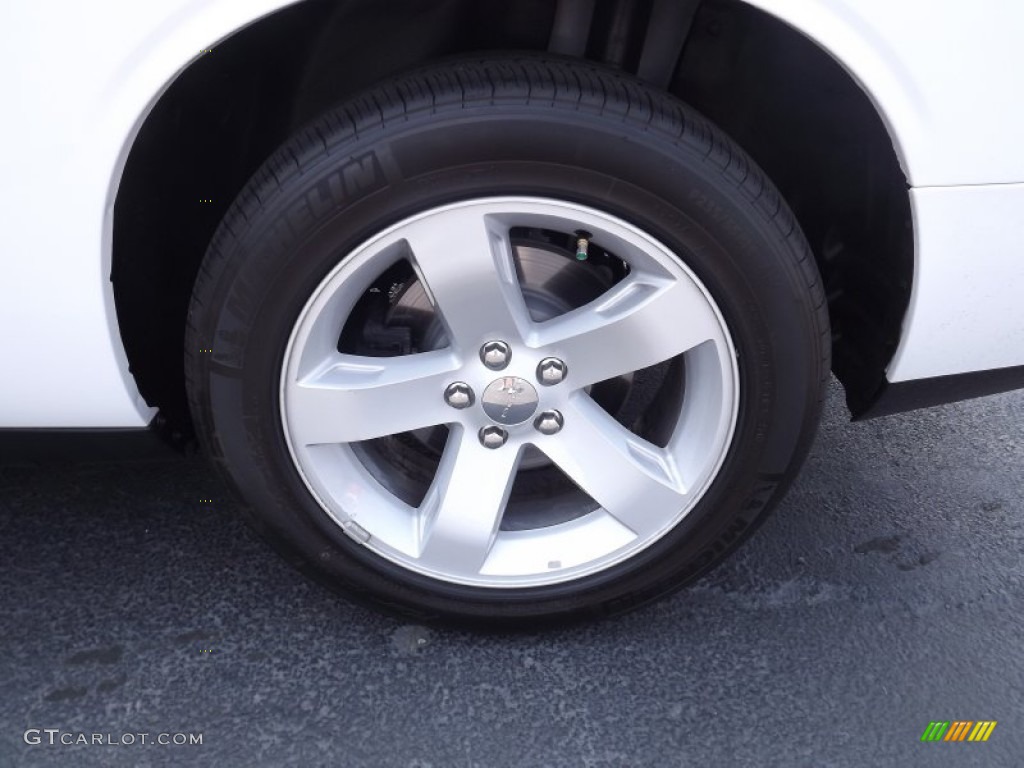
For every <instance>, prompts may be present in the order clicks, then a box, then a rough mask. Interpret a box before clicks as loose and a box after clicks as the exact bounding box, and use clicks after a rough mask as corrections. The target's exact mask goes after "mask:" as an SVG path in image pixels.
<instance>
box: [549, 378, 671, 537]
mask: <svg viewBox="0 0 1024 768" xmlns="http://www.w3.org/2000/svg"><path fill="white" fill-rule="evenodd" d="M564 416H565V426H564V427H563V428H562V431H561V432H559V433H558V435H557V436H553V437H551V438H545V439H542V440H538V441H537V443H536V445H537V447H538V448H540V449H541V450H542V451H544V453H546V454H547V455H548V457H549V458H550V459H551V460H552V461H553V462H555V464H557V465H558V466H559V467H560V468H561V469H562V471H563V472H565V474H566V475H568V476H569V477H570V478H572V480H573V481H574V482H575V483H576V484H577V485H578V486H579V487H580V488H582V489H583V490H584V491H585V492H586V493H587V494H589V495H590V497H591V498H593V499H594V501H596V502H597V503H598V504H600V505H601V506H602V507H604V508H605V510H607V511H608V512H609V513H610V514H611V515H612V516H614V517H615V518H616V519H617V520H618V521H619V522H621V523H622V524H623V525H626V526H628V527H629V528H631V529H632V530H633V532H634V533H636V534H637V535H638V536H642V535H645V534H649V533H652V532H653V531H654V530H655V529H656V528H657V527H658V526H659V525H661V524H662V523H663V522H664V520H665V518H666V510H672V509H680V508H682V506H683V505H684V503H685V502H686V489H685V487H684V485H683V482H682V480H680V478H679V473H678V472H677V470H676V466H675V461H674V459H673V457H672V456H671V455H670V454H669V453H668V452H667V451H665V450H663V449H661V448H658V447H657V446H654V445H652V444H651V443H649V442H647V441H646V440H642V439H641V438H639V437H637V436H636V435H634V434H633V433H632V432H630V431H629V430H628V429H626V428H625V427H623V426H622V425H621V424H619V423H618V422H617V421H615V419H613V418H612V417H611V416H610V415H608V413H607V412H606V411H605V410H604V409H602V408H601V406H599V405H598V404H597V403H595V402H594V401H593V400H592V399H591V398H590V396H589V395H586V394H584V393H578V394H577V395H575V396H574V397H573V398H572V399H571V401H570V402H569V404H568V405H567V406H566V409H565V413H564Z"/></svg>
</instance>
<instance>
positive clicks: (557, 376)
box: [537, 357, 569, 387]
mask: <svg viewBox="0 0 1024 768" xmlns="http://www.w3.org/2000/svg"><path fill="white" fill-rule="evenodd" d="M568 372H569V368H568V367H567V366H566V364H565V363H563V362H562V361H561V360H559V359H558V358H557V357H545V358H544V359H543V360H541V361H540V362H539V363H538V364H537V381H539V382H540V383H541V384H543V385H544V386H545V387H550V386H552V385H553V384H558V383H560V382H561V381H562V380H563V379H565V375H566V374H567V373H568Z"/></svg>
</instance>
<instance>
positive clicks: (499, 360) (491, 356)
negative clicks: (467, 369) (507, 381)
mask: <svg viewBox="0 0 1024 768" xmlns="http://www.w3.org/2000/svg"><path fill="white" fill-rule="evenodd" d="M480 359H481V360H482V361H483V364H484V365H486V366H487V367H488V368H490V369H491V370H492V371H500V370H501V369H502V368H505V367H506V366H507V365H508V361H509V360H511V359H512V349H511V348H510V347H509V345H508V344H506V343H505V342H504V341H488V342H487V343H486V344H484V345H483V346H482V347H480Z"/></svg>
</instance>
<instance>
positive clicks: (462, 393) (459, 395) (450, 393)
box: [444, 381, 473, 409]
mask: <svg viewBox="0 0 1024 768" xmlns="http://www.w3.org/2000/svg"><path fill="white" fill-rule="evenodd" d="M444 401H445V402H446V403H448V405H450V406H451V407H452V408H460V409H461V408H469V406H471V405H472V404H473V390H472V388H470V386H469V384H467V383H466V382H464V381H456V382H455V383H454V384H449V385H448V388H447V389H445V391H444Z"/></svg>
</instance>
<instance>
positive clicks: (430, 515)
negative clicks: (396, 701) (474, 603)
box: [280, 197, 739, 588]
mask: <svg viewBox="0 0 1024 768" xmlns="http://www.w3.org/2000/svg"><path fill="white" fill-rule="evenodd" d="M513 227H535V228H540V229H547V230H555V231H560V232H575V231H580V230H585V231H586V232H588V233H590V235H591V237H590V242H591V243H592V244H594V246H595V247H596V246H600V247H603V248H604V249H607V251H609V252H611V253H614V254H615V255H616V256H617V257H618V258H620V259H622V261H624V262H625V263H626V264H627V265H628V267H629V271H628V274H627V275H626V277H624V278H623V279H622V280H621V281H619V282H617V283H616V284H615V285H613V286H612V287H611V288H610V289H609V290H607V291H606V292H605V293H604V294H603V295H601V296H599V297H598V298H597V299H596V300H594V301H591V302H589V303H587V304H585V305H583V306H581V307H578V308H575V309H572V310H571V311H568V312H566V313H564V314H561V315H558V316H556V317H553V318H551V319H549V320H546V321H543V322H536V321H534V320H533V319H532V318H531V315H530V312H529V310H528V308H527V305H526V302H525V300H524V297H523V293H522V290H521V289H520V285H519V279H518V277H517V272H516V268H515V262H514V258H513V245H512V242H511V234H510V233H511V231H512V229H513ZM404 259H405V260H408V261H410V262H411V263H412V265H413V268H414V270H415V273H416V276H417V277H418V278H419V280H420V281H421V283H422V284H423V285H424V287H425V290H426V291H427V293H428V296H429V298H430V301H431V304H432V305H433V306H434V307H435V308H436V309H437V311H438V312H439V313H440V315H441V316H442V318H443V322H444V327H445V330H446V332H447V338H448V343H447V346H445V347H443V348H440V349H434V350H431V351H425V352H417V353H414V354H408V355H400V356H396V357H364V356H358V355H354V354H347V353H341V352H339V351H338V339H339V335H340V333H341V330H342V328H343V326H344V324H345V322H346V320H347V319H348V318H349V316H350V315H351V314H352V311H353V308H354V307H355V306H356V303H357V302H358V301H359V299H360V297H361V296H362V295H363V294H364V293H365V292H366V291H367V290H368V289H369V288H370V286H371V285H372V284H373V283H374V281H375V280H376V279H377V278H378V277H379V276H380V275H381V274H382V273H383V272H384V271H385V270H386V269H388V268H389V267H391V266H393V265H394V264H396V263H397V262H399V261H401V260H404ZM494 340H502V341H504V342H505V343H507V344H508V345H509V348H510V350H511V355H510V358H509V362H508V365H507V367H506V368H504V369H503V370H501V371H500V372H496V371H494V370H491V369H489V368H488V367H487V366H486V365H485V364H484V362H483V361H482V360H481V350H482V349H483V347H484V345H485V344H487V343H489V342H493V341H494ZM679 356H682V359H683V360H684V361H685V368H684V376H685V379H684V384H683V386H684V392H685V396H684V397H682V399H681V406H680V407H679V409H678V410H677V411H676V412H675V413H674V414H672V416H671V419H672V420H673V421H674V424H673V425H670V426H671V427H672V428H671V429H670V433H671V435H670V437H668V439H667V441H666V442H665V444H664V446H663V447H662V446H659V445H657V444H655V443H652V442H649V441H647V440H645V439H643V438H641V437H639V436H638V435H637V434H635V433H634V432H632V431H630V430H629V429H628V428H626V427H625V426H622V425H621V424H620V423H619V422H618V421H616V420H615V418H613V416H612V415H610V414H609V413H608V412H607V411H606V410H604V409H603V408H602V407H601V406H600V405H599V404H598V403H597V402H596V401H595V399H594V398H592V397H591V394H590V392H591V389H592V388H593V385H595V384H597V383H599V382H603V381H606V380H609V379H613V378H615V377H619V376H623V375H625V374H629V373H631V372H633V371H638V370H640V369H644V368H647V367H649V366H652V365H655V364H657V363H662V362H664V361H667V360H671V359H673V358H677V357H679ZM546 358H556V359H558V360H560V361H564V363H565V367H566V369H567V370H568V375H567V376H566V378H565V380H564V381H561V382H560V383H556V384H553V385H551V386H537V387H534V386H532V385H529V383H528V382H531V381H533V382H535V383H536V381H537V369H538V365H539V364H540V362H541V361H542V360H545V359H546ZM505 380H508V384H507V386H505V385H502V384H501V383H499V382H504V381H505ZM454 382H462V383H465V384H467V385H468V387H469V388H470V389H471V390H472V391H474V392H480V393H483V392H486V391H488V388H489V387H491V389H492V391H494V390H495V389H502V388H503V387H504V388H507V389H511V390H512V391H510V392H508V397H509V398H510V400H509V407H508V408H505V409H503V411H502V413H510V412H511V407H512V405H515V407H516V408H518V409H519V410H518V411H517V413H516V416H515V418H512V417H508V418H507V419H506V420H505V421H501V420H496V419H495V418H492V417H491V416H489V415H488V413H487V412H485V410H484V409H483V407H482V403H481V402H474V404H473V405H472V406H471V407H467V408H464V409H456V408H453V407H451V406H450V405H449V404H448V403H447V402H446V397H445V393H446V391H448V388H449V387H450V385H451V384H452V383H454ZM523 384H526V385H527V386H526V387H524V386H523ZM527 388H528V389H529V393H528V394H529V399H528V400H529V401H528V402H525V403H524V402H522V401H517V400H516V397H517V390H518V391H520V392H525V391H526V390H527ZM738 401H739V391H738V372H737V366H736V355H735V351H734V348H733V344H732V340H731V338H730V336H729V332H728V329H727V327H726V324H725V321H724V320H723V318H722V315H721V313H720V312H719V310H718V308H717V306H716V305H715V302H714V300H713V299H712V298H711V296H710V294H709V293H708V291H707V290H706V289H705V288H704V286H703V285H702V284H701V283H700V281H699V280H698V279H697V277H696V276H695V275H694V274H693V273H692V272H691V271H690V270H689V269H688V268H687V267H686V266H685V265H684V264H683V263H682V262H681V261H680V260H679V259H678V258H677V257H676V256H675V255H674V254H673V253H672V252H670V251H669V250H668V249H667V248H666V247H665V246H664V245H662V244H661V243H659V242H658V241H657V240H655V239H654V238H652V237H651V236H650V235H647V234H645V233H644V232H642V231H640V230H639V229H637V228H636V227H634V226H632V225H630V224H628V223H627V222H625V221H622V220H620V219H618V218H616V217H614V216H610V215H608V214H605V213H602V212H600V211H597V210H595V209H593V208H589V207H586V206H582V205H578V204H575V203H569V202H564V201H558V200H548V199H540V198H528V197H501V198H483V199H477V200H469V201H465V202H460V203H454V204H450V205H444V206H440V207H437V208H433V209H430V210H428V211H425V212H423V213H420V214H417V215H415V216H412V217H410V218H408V219H406V220H404V221H402V222H400V223H398V224H396V225H394V226H392V227H390V228H389V229H387V230H386V231H384V232H381V233H380V234H378V235H376V236H375V237H373V238H371V239H370V240H368V241H367V242H365V243H363V244H362V245H361V246H359V247H358V248H356V249H355V250H354V251H353V252H352V253H351V254H349V255H348V256H347V257H346V258H344V259H343V260H342V261H341V262H340V263H339V264H338V266H337V267H336V268H335V269H334V270H333V271H332V272H331V273H330V274H328V275H327V277H325V278H324V280H323V281H322V282H321V283H320V285H319V286H318V287H317V288H316V290H315V291H314V292H313V294H312V296H311V298H310V300H309V301H308V302H307V303H306V305H305V307H304V308H303V310H302V311H301V312H300V314H299V317H298V319H297V321H296V323H295V326H294V328H293V330H292V333H291V336H290V338H289V341H288V345H287V349H286V352H285V356H284V362H283V366H282V375H281V382H280V403H281V418H282V422H283V425H284V433H285V436H286V440H287V443H288V447H289V451H290V453H291V456H292V459H293V461H294V463H295V466H296V468H297V469H298V471H299V474H300V475H301V477H302V479H303V481H304V483H305V484H306V487H307V488H308V489H309V491H310V492H311V493H312V494H313V496H314V497H315V498H316V499H317V501H318V502H319V504H320V505H321V506H322V507H323V509H324V510H325V511H326V512H327V514H328V515H329V516H330V517H331V518H332V519H333V520H334V521H335V522H336V523H337V524H338V525H339V526H340V527H341V528H342V529H343V530H344V531H345V532H346V533H347V534H349V535H350V536H351V537H352V538H353V539H355V540H356V541H358V542H360V543H362V544H363V545H364V546H366V547H367V548H369V549H370V550H372V551H373V552H375V553H376V554H378V555H380V556H382V557H384V558H387V559H388V560H390V561H392V562H394V563H396V564H398V565H400V566H402V567H403V568H406V569H409V570H410V571H414V572H416V573H420V574H424V575H427V576H430V577H433V578H437V579H441V580H444V581H448V582H453V583H457V584H466V585H474V586H481V587H492V588H509V587H527V586H541V585H548V584H555V583H560V582H565V581H569V580H571V579H576V578H580V577H582V576H586V575H589V574H594V573H597V572H599V571H602V570H605V569H607V568H609V567H611V566H613V565H615V564H617V563H620V562H623V561H624V560H626V559H628V558H630V557H632V556H634V555H636V554H637V553H638V552H640V551H641V550H643V549H645V548H646V547H648V546H650V545H651V544H653V543H654V542H655V541H657V540H658V539H659V538H661V537H662V536H664V535H665V534H666V533H667V532H668V531H670V530H671V529H672V528H673V527H675V526H676V525H677V524H678V523H679V522H680V521H681V520H682V519H683V517H685V515H686V514H687V513H688V512H689V511H690V510H691V509H692V508H693V506H694V505H695V504H696V503H697V501H698V500H699V499H700V498H701V496H702V495H703V494H704V492H705V491H706V489H707V488H708V486H709V484H710V483H711V481H712V480H713V479H714V477H715V475H716V473H717V472H718V470H719V468H720V467H721V465H722V462H723V461H724V459H725V456H726V453H727V451H728V449H729V446H730V443H731V440H732V434H733V430H734V427H735V422H736V416H737V411H738ZM547 411H557V412H558V413H559V414H560V415H561V417H562V426H561V428H560V429H559V430H558V431H557V432H556V433H554V434H543V433H541V432H540V431H538V429H536V428H535V427H534V416H535V414H541V413H543V412H547ZM524 413H525V415H523V414H524ZM513 422H515V423H513ZM496 424H501V426H502V428H504V429H505V430H506V431H507V433H508V436H507V440H506V441H505V442H504V444H502V445H500V446H499V447H496V448H488V447H485V446H484V445H483V444H482V443H481V439H480V433H481V430H483V429H484V428H486V427H489V426H493V425H496ZM436 425H447V427H448V430H449V433H448V439H447V442H446V444H445V447H444V450H443V453H442V455H441V458H440V462H439V464H438V466H437V470H436V474H435V476H434V478H433V481H432V483H431V484H430V487H429V490H427V492H426V494H425V496H424V497H423V499H422V501H421V502H420V503H419V504H418V505H416V506H413V505H410V504H409V503H407V502H406V501H403V500H402V499H400V498H399V497H398V496H397V495H395V494H394V493H393V492H392V491H390V490H388V489H387V488H386V487H385V486H384V484H382V483H381V482H380V481H379V480H378V479H377V478H376V477H375V476H374V475H373V473H372V472H371V471H370V469H368V467H367V466H366V465H365V463H364V461H363V460H362V459H361V457H360V453H359V452H358V450H357V449H356V444H357V443H359V442H361V441H366V440H371V439H374V438H380V437H383V436H387V435H395V434H398V433H404V432H411V431H414V430H420V429H423V428H426V427H431V426H436ZM530 446H533V447H534V448H535V449H536V450H539V451H540V452H542V453H543V454H544V455H545V456H546V458H547V459H548V460H549V461H550V462H551V463H553V464H554V465H556V466H557V467H558V468H559V469H560V470H561V471H562V472H564V474H565V475H566V476H568V478H570V479H571V480H572V481H573V482H574V483H575V484H576V485H577V486H578V487H579V488H580V489H581V490H582V491H583V492H585V493H586V494H587V495H589V497H590V498H591V499H592V500H593V501H594V502H596V505H597V508H595V509H592V510H591V511H588V512H587V513H586V514H582V515H581V516H579V517H576V518H573V519H570V520H568V521H564V522H559V523H557V524H553V525H544V526H540V527H534V528H531V529H528V530H504V529H502V528H501V521H502V515H503V513H504V510H505V507H506V502H507V501H508V499H509V495H510V493H511V490H512V486H513V481H514V479H515V477H516V471H517V468H518V467H519V465H520V462H521V459H522V458H523V456H524V453H526V452H528V451H530V450H531V449H530Z"/></svg>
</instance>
